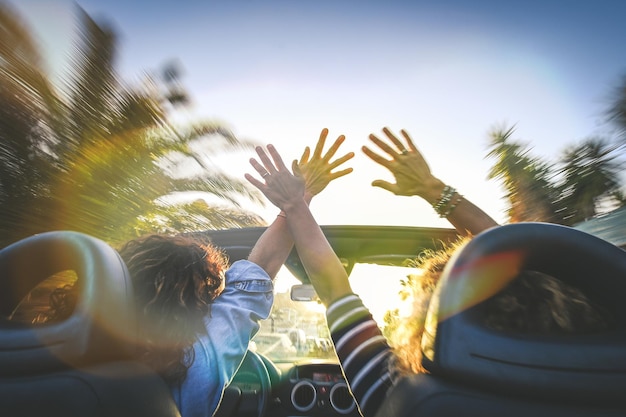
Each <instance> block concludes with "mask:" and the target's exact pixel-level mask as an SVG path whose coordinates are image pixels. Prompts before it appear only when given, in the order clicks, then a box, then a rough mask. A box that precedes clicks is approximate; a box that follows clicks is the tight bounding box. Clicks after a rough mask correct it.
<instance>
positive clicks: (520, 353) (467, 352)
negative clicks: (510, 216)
mask: <svg viewBox="0 0 626 417" xmlns="http://www.w3.org/2000/svg"><path fill="white" fill-rule="evenodd" d="M522 269H529V270H535V271H540V272H544V273H546V274H549V275H552V276H554V277H556V278H558V279H560V280H562V281H564V282H566V283H569V284H572V285H573V286H575V287H578V288H580V289H581V290H582V291H583V292H584V293H585V294H586V295H587V296H588V297H589V298H590V299H591V300H592V301H594V302H595V303H597V304H599V305H601V306H602V307H604V308H605V309H606V310H607V311H608V312H610V313H611V314H612V315H613V317H614V319H615V325H614V326H612V327H611V328H610V330H607V331H604V332H598V333H587V334H569V335H550V336H539V335H519V334H517V335H516V334H511V333H503V332H497V331H494V330H490V329H488V328H486V327H485V325H484V324H483V321H482V320H481V316H480V314H479V311H480V307H481V302H482V301H483V300H484V299H485V298H486V297H489V296H491V295H493V294H494V293H495V292H497V290H498V289H500V288H502V286H503V283H504V282H506V281H507V280H510V279H511V278H513V277H514V276H516V275H517V273H518V272H519V271H520V270H522ZM625 296H626V252H625V251H624V250H622V249H620V248H618V247H616V246H614V245H612V244H610V243H608V242H606V241H604V240H602V239H600V238H597V237H594V236H592V235H590V234H587V233H585V232H581V231H579V230H575V229H572V228H569V227H565V226H558V225H553V224H544V223H517V224H511V225H506V226H501V227H497V228H493V229H490V230H488V231H486V232H483V233H482V234H480V235H478V236H476V237H475V238H474V239H472V240H471V241H470V242H469V243H468V244H467V245H466V246H465V247H464V248H463V249H461V250H460V251H459V252H458V253H456V254H455V255H454V256H453V257H452V259H451V260H450V261H449V263H448V265H447V266H446V269H445V270H444V273H443V276H442V278H441V280H440V282H439V284H438V287H437V289H436V291H435V295H434V296H433V300H432V302H431V305H430V309H429V312H428V315H427V321H426V331H425V334H424V337H423V339H422V350H423V353H424V367H425V368H426V369H427V370H429V371H430V372H431V373H432V374H434V375H441V376H445V377H448V378H449V379H451V380H456V381H460V382H463V383H469V384H471V385H472V386H473V387H478V386H483V387H485V388H488V389H491V390H494V389H495V390H497V391H501V392H504V393H507V394H512V395H522V396H531V397H536V398H542V399H550V400H558V399H567V400H568V401H574V402H586V403H602V404H603V405H604V406H606V405H610V404H617V403H619V404H622V405H623V404H624V403H626V400H624V395H623V391H624V387H626V302H625V301H624V299H625ZM459 310H460V311H459Z"/></svg>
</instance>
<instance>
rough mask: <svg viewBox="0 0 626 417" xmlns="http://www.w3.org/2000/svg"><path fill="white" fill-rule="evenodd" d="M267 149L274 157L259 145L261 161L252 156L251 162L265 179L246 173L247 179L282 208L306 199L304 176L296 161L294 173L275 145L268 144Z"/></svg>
mask: <svg viewBox="0 0 626 417" xmlns="http://www.w3.org/2000/svg"><path fill="white" fill-rule="evenodd" d="M267 151H268V152H269V154H270V155H271V157H272V159H270V157H269V156H268V155H267V153H266V152H265V150H264V149H263V148H262V147H260V146H257V147H256V153H257V155H258V156H259V159H260V162H259V161H257V160H256V159H254V158H250V164H251V165H252V167H253V168H254V169H255V170H256V171H257V172H258V173H259V175H261V178H262V179H263V180H265V182H263V181H259V180H258V179H256V178H255V177H254V176H252V175H250V174H245V177H246V179H247V180H248V181H249V182H250V183H251V184H252V185H254V186H255V187H256V188H258V189H259V191H261V192H262V193H263V194H264V195H265V197H267V199H268V200H270V201H271V202H272V204H274V205H275V206H276V207H278V208H280V209H281V210H286V209H287V207H288V206H289V205H290V204H291V205H293V204H296V203H298V202H300V201H303V199H304V190H305V186H304V184H305V182H304V178H303V177H302V175H301V173H300V171H299V168H298V165H297V163H296V161H294V162H293V167H292V168H293V170H294V174H295V175H294V174H292V173H291V172H290V171H289V169H288V168H287V167H286V166H285V163H284V162H283V159H282V158H281V156H280V154H279V153H278V151H277V150H276V148H275V147H274V145H267Z"/></svg>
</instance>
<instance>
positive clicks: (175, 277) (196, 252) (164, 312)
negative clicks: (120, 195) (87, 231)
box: [43, 234, 228, 384]
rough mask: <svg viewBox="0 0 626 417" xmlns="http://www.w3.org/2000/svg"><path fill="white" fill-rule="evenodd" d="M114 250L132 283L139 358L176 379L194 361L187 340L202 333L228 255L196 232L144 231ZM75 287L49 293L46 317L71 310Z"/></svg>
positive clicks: (58, 316) (57, 317)
mask: <svg viewBox="0 0 626 417" xmlns="http://www.w3.org/2000/svg"><path fill="white" fill-rule="evenodd" d="M119 253H120V255H121V257H122V259H123V260H124V262H125V263H126V266H127V267H128V271H129V273H130V277H131V281H132V283H133V289H134V296H135V301H136V302H135V305H136V306H137V308H138V311H137V314H138V318H139V323H140V332H141V334H140V338H139V340H138V341H137V347H138V353H139V358H140V360H141V361H143V362H144V363H146V364H147V365H148V366H150V367H151V368H152V369H154V370H155V371H156V372H158V373H159V375H161V376H162V377H163V378H164V379H165V380H166V381H167V382H168V383H170V384H178V383H181V382H182V381H183V380H184V379H185V377H186V376H187V369H188V368H189V366H191V364H192V363H193V360H194V356H193V348H192V345H193V343H194V342H195V340H196V336H197V334H198V333H202V332H205V327H204V319H205V317H207V316H209V315H210V312H211V311H210V310H211V303H212V302H213V300H215V298H216V297H217V296H218V295H219V294H220V293H221V290H222V288H223V287H222V285H223V283H224V273H225V271H226V269H227V268H228V259H227V257H226V255H225V254H224V252H223V251H222V250H220V249H219V248H217V247H215V246H213V245H211V244H210V243H209V242H208V241H204V240H201V239H200V238H199V237H192V236H188V235H176V236H170V235H156V234H151V235H147V236H143V237H140V238H137V239H134V240H131V241H128V242H127V243H125V244H124V245H123V246H122V247H121V248H120V249H119ZM76 287H77V286H76V285H72V286H67V285H66V286H64V287H62V288H57V289H56V290H54V291H53V293H52V294H51V295H50V311H49V313H47V314H46V317H45V320H43V321H46V322H50V321H59V320H63V319H65V318H67V317H69V316H70V315H71V314H72V311H73V309H74V306H75V304H76V301H77V295H78V294H77V288H76Z"/></svg>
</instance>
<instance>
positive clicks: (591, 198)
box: [559, 138, 626, 225]
mask: <svg viewBox="0 0 626 417" xmlns="http://www.w3.org/2000/svg"><path fill="white" fill-rule="evenodd" d="M619 148H620V145H619V144H611V143H610V142H608V141H607V140H604V139H602V138H592V139H587V140H586V141H584V142H583V143H582V144H580V145H578V146H574V147H570V148H569V149H566V150H565V152H564V154H563V156H562V158H561V164H562V168H561V169H560V174H562V177H563V181H562V184H561V185H560V186H559V188H560V201H559V205H560V206H561V207H563V211H564V213H563V215H564V220H565V222H566V224H568V225H573V224H576V223H579V222H581V221H584V220H587V219H590V218H591V217H593V216H595V215H596V214H598V211H599V210H601V207H599V206H600V203H601V201H602V200H603V199H604V200H605V201H604V202H605V203H617V204H618V205H620V206H621V205H624V203H626V201H625V200H624V195H623V193H622V191H621V183H620V173H621V172H622V171H623V169H624V163H623V162H620V161H619V160H618V154H617V153H616V151H617V150H619ZM606 200H609V201H606ZM611 200H612V201H611ZM613 205H614V204H613Z"/></svg>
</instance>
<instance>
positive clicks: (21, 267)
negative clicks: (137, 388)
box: [0, 231, 137, 377]
mask: <svg viewBox="0 0 626 417" xmlns="http://www.w3.org/2000/svg"><path fill="white" fill-rule="evenodd" d="M67 270H73V271H74V272H75V273H76V275H77V276H78V280H77V285H78V290H79V295H78V302H77V305H76V308H75V310H74V312H73V313H72V315H71V316H70V317H69V318H68V319H67V320H64V321H62V322H59V323H54V324H48V325H38V326H26V325H24V326H15V325H12V324H11V323H10V322H8V321H6V320H0V377H2V376H11V375H25V374H36V373H41V372H46V371H53V370H57V369H64V368H69V367H79V366H84V365H89V364H96V363H99V362H103V361H107V360H111V359H121V358H128V357H131V356H132V352H133V344H132V343H131V342H132V341H133V340H134V339H133V336H134V335H136V334H137V321H136V317H135V314H136V313H135V311H134V307H133V292H132V286H131V285H132V283H131V282H130V278H129V274H128V270H127V269H126V266H125V264H124V262H123V261H122V259H121V258H120V256H119V254H118V253H117V252H116V251H115V250H114V249H112V248H111V247H110V246H109V245H107V244H106V243H104V242H102V241H100V240H98V239H95V238H93V237H90V236H87V235H84V234H81V233H76V232H65V231H62V232H49V233H43V234H39V235H35V236H32V237H30V238H27V239H24V240H22V241H19V242H17V243H14V244H12V245H10V246H8V247H6V248H4V249H2V250H1V251H0V315H2V316H3V317H8V316H9V314H10V313H11V311H13V309H14V308H15V306H16V305H17V304H18V303H19V302H20V300H22V299H23V298H24V296H25V295H26V294H28V292H29V291H30V290H31V289H32V288H34V287H35V286H36V285H37V284H38V283H40V282H41V281H42V280H44V279H46V278H47V277H49V276H50V275H52V274H55V273H58V272H61V271H67Z"/></svg>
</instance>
